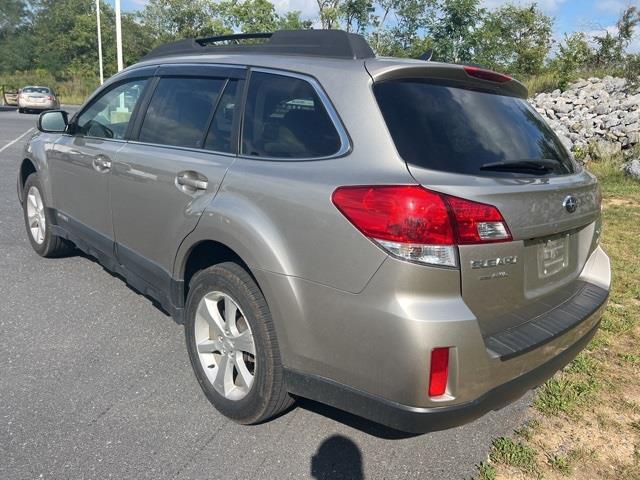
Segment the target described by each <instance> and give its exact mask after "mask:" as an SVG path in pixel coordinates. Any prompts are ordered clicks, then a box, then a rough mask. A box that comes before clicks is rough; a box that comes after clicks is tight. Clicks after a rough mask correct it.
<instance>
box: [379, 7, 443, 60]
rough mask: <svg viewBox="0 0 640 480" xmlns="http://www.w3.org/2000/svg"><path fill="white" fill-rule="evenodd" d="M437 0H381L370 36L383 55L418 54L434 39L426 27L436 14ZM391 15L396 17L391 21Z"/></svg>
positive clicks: (406, 55)
mask: <svg viewBox="0 0 640 480" xmlns="http://www.w3.org/2000/svg"><path fill="white" fill-rule="evenodd" d="M436 6H437V1H436V0H379V1H378V3H377V4H376V6H375V7H377V8H375V10H376V11H377V12H378V14H377V15H372V17H371V26H372V32H371V34H370V35H369V40H370V42H371V44H372V46H373V49H374V50H375V51H376V52H377V53H378V54H379V55H393V56H397V57H416V56H419V55H421V54H422V53H424V52H425V50H427V49H428V48H429V47H430V46H431V44H432V40H431V39H430V38H425V36H424V31H425V29H426V27H427V26H428V25H429V21H430V19H431V18H432V17H433V16H434V15H435V12H436ZM390 19H393V20H395V22H394V23H391V21H390Z"/></svg>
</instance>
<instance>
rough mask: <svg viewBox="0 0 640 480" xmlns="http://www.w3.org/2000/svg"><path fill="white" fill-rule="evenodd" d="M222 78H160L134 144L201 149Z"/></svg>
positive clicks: (221, 86)
mask: <svg viewBox="0 0 640 480" xmlns="http://www.w3.org/2000/svg"><path fill="white" fill-rule="evenodd" d="M225 82H226V79H223V78H194V77H185V78H174V77H166V78H161V79H160V81H159V82H158V86H157V87H156V89H155V91H154V93H153V97H152V98H151V102H150V103H149V107H148V108H147V112H146V114H145V117H144V120H143V122H142V126H141V128H140V134H139V136H138V141H140V142H145V143H156V144H161V145H172V146H177V147H191V148H202V145H203V143H204V137H205V133H206V132H207V127H208V126H209V120H210V119H211V115H212V113H213V109H214V108H215V106H216V102H217V100H218V96H219V95H220V92H221V91H222V88H223V87H224V85H225Z"/></svg>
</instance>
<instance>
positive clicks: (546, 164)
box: [480, 158, 562, 173]
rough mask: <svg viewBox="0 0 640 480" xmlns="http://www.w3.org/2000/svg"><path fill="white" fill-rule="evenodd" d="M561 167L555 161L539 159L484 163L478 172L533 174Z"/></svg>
mask: <svg viewBox="0 0 640 480" xmlns="http://www.w3.org/2000/svg"><path fill="white" fill-rule="evenodd" d="M559 166H562V164H561V163H560V162H558V161H557V160H548V159H546V158H540V159H535V160H514V161H511V162H491V163H485V164H484V165H482V166H481V167H480V170H493V171H504V172H517V171H529V172H535V173H549V172H552V171H554V170H555V169H557V168H558V167H559Z"/></svg>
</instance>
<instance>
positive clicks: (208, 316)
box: [185, 262, 293, 424]
mask: <svg viewBox="0 0 640 480" xmlns="http://www.w3.org/2000/svg"><path fill="white" fill-rule="evenodd" d="M185 337H186V342H187V349H188V352H189V358H190V360H191V365H192V367H193V369H194V372H195V374H196V377H197V378H198V382H199V383H200V386H201V387H202V390H203V391H204V393H205V395H206V396H207V398H208V399H209V401H210V402H211V403H212V404H213V405H214V406H215V407H216V409H218V411H220V412H221V413H222V414H223V415H225V416H227V417H229V418H231V419H233V420H235V421H236V422H238V423H242V424H253V423H259V422H262V421H265V420H267V419H269V418H271V417H273V416H275V415H277V414H278V413H280V412H281V411H283V410H285V409H286V408H287V407H289V406H290V405H291V404H292V403H293V399H292V398H291V397H290V396H289V394H288V393H287V391H286V389H285V385H284V375H283V368H282V363H281V361H280V352H279V350H278V343H277V339H276V333H275V329H274V326H273V322H272V320H271V315H270V314H269V309H268V307H267V304H266V301H265V299H264V296H263V295H262V293H261V292H260V289H259V288H258V286H257V285H256V283H255V282H254V280H253V279H252V278H251V276H250V275H249V274H248V273H247V272H246V271H245V270H244V269H243V268H242V267H241V266H239V265H238V264H235V263H230V262H228V263H222V264H219V265H215V266H213V267H209V268H207V269H205V270H202V271H201V272H199V273H197V274H196V275H195V276H194V277H193V279H192V280H191V282H190V287H189V296H188V298H187V305H186V324H185Z"/></svg>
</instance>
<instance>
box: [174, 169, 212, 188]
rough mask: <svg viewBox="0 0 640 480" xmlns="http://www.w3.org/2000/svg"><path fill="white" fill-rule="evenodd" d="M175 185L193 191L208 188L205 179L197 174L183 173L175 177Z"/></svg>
mask: <svg viewBox="0 0 640 480" xmlns="http://www.w3.org/2000/svg"><path fill="white" fill-rule="evenodd" d="M176 183H177V184H178V185H182V186H183V187H187V188H190V189H193V190H206V189H207V187H208V186H209V182H208V181H207V177H205V176H204V175H202V174H201V173H197V172H183V173H179V174H178V176H177V177H176Z"/></svg>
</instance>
